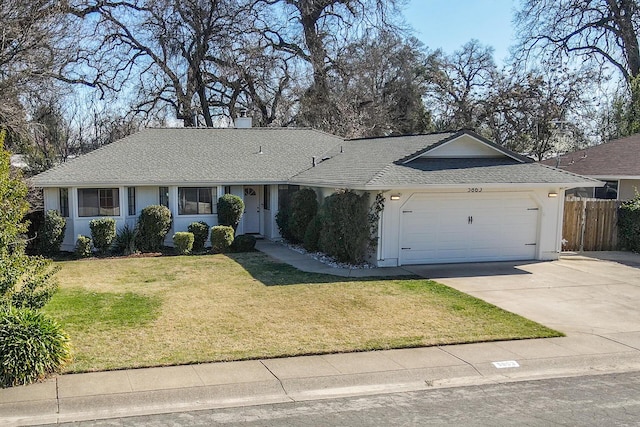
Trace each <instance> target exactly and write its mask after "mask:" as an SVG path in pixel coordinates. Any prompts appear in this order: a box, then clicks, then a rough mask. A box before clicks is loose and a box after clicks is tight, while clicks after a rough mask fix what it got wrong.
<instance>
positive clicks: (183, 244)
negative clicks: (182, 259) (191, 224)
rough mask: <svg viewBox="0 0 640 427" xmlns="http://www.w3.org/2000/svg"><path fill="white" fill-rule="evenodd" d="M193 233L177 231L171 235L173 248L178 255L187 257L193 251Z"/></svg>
mask: <svg viewBox="0 0 640 427" xmlns="http://www.w3.org/2000/svg"><path fill="white" fill-rule="evenodd" d="M193 240H194V239H193V233H189V232H186V231H178V232H177V233H176V234H174V235H173V248H174V249H175V251H176V252H177V253H178V254H179V255H187V254H188V253H190V252H191V249H193Z"/></svg>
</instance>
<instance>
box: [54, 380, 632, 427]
mask: <svg viewBox="0 0 640 427" xmlns="http://www.w3.org/2000/svg"><path fill="white" fill-rule="evenodd" d="M58 425H62V426H70V427H71V426H74V427H78V426H149V427H155V426H230V427H231V426H416V425H472V426H473V425H476V426H513V425H518V426H555V425H561V426H578V425H579V426H636V425H640V372H630V373H616V374H606V375H593V376H582V377H569V378H555V379H547V380H538V381H522V382H510V383H503V384H491V385H480V386H469V387H457V388H443V389H434V390H425V391H418V392H407V393H393V394H385V395H376V396H367V397H350V398H341V399H331V400H316V401H307V402H295V403H283V404H272V405H261V406H250V407H240V408H227V409H215V410H206V411H192V412H182V413H172V414H165V415H151V416H144V417H130V418H117V419H110V420H103V421H84V422H78V423H68V424H58Z"/></svg>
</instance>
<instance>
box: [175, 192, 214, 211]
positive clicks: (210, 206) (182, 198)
mask: <svg viewBox="0 0 640 427" xmlns="http://www.w3.org/2000/svg"><path fill="white" fill-rule="evenodd" d="M214 190H215V189H214V188H211V187H197V188H196V187H180V188H178V215H210V214H212V213H215V211H214V206H215V205H214V203H213V191H214Z"/></svg>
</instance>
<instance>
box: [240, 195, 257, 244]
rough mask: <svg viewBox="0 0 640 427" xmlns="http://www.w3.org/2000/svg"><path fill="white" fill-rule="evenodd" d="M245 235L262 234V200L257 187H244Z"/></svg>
mask: <svg viewBox="0 0 640 427" xmlns="http://www.w3.org/2000/svg"><path fill="white" fill-rule="evenodd" d="M243 218H244V219H243V226H244V233H245V234H251V233H255V234H257V233H260V200H259V197H258V191H257V188H256V187H244V215H243Z"/></svg>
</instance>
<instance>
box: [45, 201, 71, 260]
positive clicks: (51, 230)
mask: <svg viewBox="0 0 640 427" xmlns="http://www.w3.org/2000/svg"><path fill="white" fill-rule="evenodd" d="M66 228H67V220H66V219H65V218H63V217H62V216H60V214H59V213H58V211H55V210H49V211H47V212H46V213H45V214H44V220H43V221H42V225H41V226H40V229H39V230H38V253H40V254H41V255H55V254H57V253H58V252H60V245H62V241H63V240H64V232H65V230H66Z"/></svg>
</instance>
